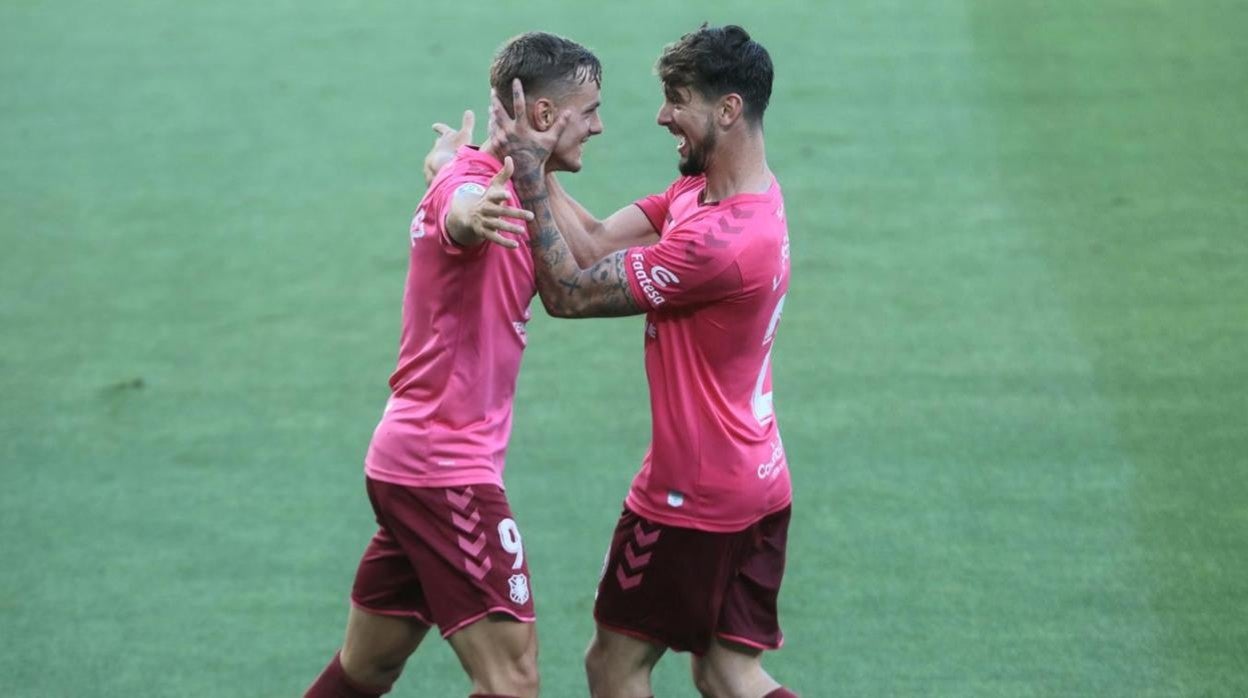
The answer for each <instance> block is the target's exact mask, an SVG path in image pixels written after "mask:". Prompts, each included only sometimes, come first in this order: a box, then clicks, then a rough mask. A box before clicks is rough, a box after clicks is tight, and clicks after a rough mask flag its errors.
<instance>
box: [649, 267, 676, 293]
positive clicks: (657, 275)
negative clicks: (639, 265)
mask: <svg viewBox="0 0 1248 698" xmlns="http://www.w3.org/2000/svg"><path fill="white" fill-rule="evenodd" d="M650 278H652V279H654V285H655V286H658V287H659V288H667V287H668V286H675V285H676V284H679V283H680V277H679V276H676V275H675V274H673V273H672V272H671V271H669V270H668V269H667V267H660V266H657V265H656V266H653V267H650Z"/></svg>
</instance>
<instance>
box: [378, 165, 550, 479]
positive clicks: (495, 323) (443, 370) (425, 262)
mask: <svg viewBox="0 0 1248 698" xmlns="http://www.w3.org/2000/svg"><path fill="white" fill-rule="evenodd" d="M500 169H502V163H500V162H499V161H498V160H497V159H495V158H494V157H493V156H491V155H489V154H487V153H483V152H481V151H479V150H477V149H475V148H470V147H465V148H460V150H459V152H457V153H456V155H455V159H454V160H452V161H451V162H450V163H449V164H447V165H446V166H445V167H443V168H442V170H441V171H439V172H438V175H437V177H436V178H435V179H434V180H433V182H432V183H431V184H430V186H429V191H428V192H426V194H425V197H424V199H422V200H421V202H420V206H419V207H418V208H417V209H416V216H415V218H413V219H412V225H411V258H410V264H409V267H408V273H407V285H406V287H405V289H404V292H403V331H402V336H401V338H400V340H399V361H398V367H397V368H395V370H394V374H393V375H391V376H390V388H391V391H392V394H391V396H390V400H389V401H388V402H387V403H386V410H385V413H384V414H383V415H382V417H381V423H380V424H378V425H377V429H376V431H375V432H374V434H373V440H372V443H371V444H370V445H369V448H368V455H367V456H366V458H365V461H364V469H365V472H366V473H367V474H368V476H369V477H371V478H373V479H375V480H381V481H384V482H390V483H394V484H399V485H407V486H412V487H453V486H459V485H468V484H477V483H488V484H492V485H498V486H499V487H502V486H503V466H504V462H503V460H504V456H505V455H506V452H507V439H508V436H509V435H510V433H511V406H512V400H513V398H514V396H515V392H516V377H517V375H518V374H519V371H520V357H521V354H522V353H523V351H524V346H525V326H526V324H527V323H528V321H529V303H530V301H531V300H532V299H533V296H534V294H535V293H536V290H537V289H536V285H535V282H534V277H533V260H532V258H531V257H530V255H529V251H528V250H527V249H524V248H523V247H522V248H520V249H516V250H508V249H505V248H503V247H499V246H498V245H494V244H492V243H489V242H485V243H482V244H481V245H479V246H477V247H472V248H464V247H460V246H458V245H456V244H455V242H454V241H452V240H451V238H450V237H449V235H448V233H447V231H446V215H447V213H448V212H449V210H450V206H451V201H452V199H453V198H454V195H455V192H456V190H458V189H459V188H461V187H471V188H477V189H479V190H481V191H483V190H484V188H485V187H486V186H488V184H489V181H490V178H491V177H493V176H494V174H495V173H497V172H498V170H500ZM507 189H508V193H509V194H510V199H509V201H508V202H507V204H506V205H508V206H512V207H515V208H519V203H518V199H517V198H516V194H515V190H514V189H513V188H512V186H511V183H510V182H508V184H507ZM515 222H517V223H518V224H520V225H523V224H524V222H523V221H515Z"/></svg>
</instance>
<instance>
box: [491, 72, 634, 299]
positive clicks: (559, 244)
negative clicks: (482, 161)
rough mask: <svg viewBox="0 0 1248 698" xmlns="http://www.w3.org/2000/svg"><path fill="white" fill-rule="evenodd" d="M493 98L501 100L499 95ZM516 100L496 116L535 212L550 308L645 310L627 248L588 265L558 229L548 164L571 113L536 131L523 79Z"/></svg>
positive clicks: (534, 234)
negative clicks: (528, 113) (634, 287)
mask: <svg viewBox="0 0 1248 698" xmlns="http://www.w3.org/2000/svg"><path fill="white" fill-rule="evenodd" d="M494 99H495V101H497V99H498V98H497V96H495V97H494ZM512 100H513V103H514V112H513V113H514V114H515V117H514V118H511V117H508V116H507V114H506V112H505V111H504V110H503V109H502V105H501V104H496V105H495V109H494V111H495V112H496V113H495V118H496V119H497V120H498V121H499V122H501V123H500V126H501V127H502V133H501V134H499V135H500V136H501V137H502V138H501V140H503V141H504V143H505V145H504V149H505V150H506V153H507V154H508V155H510V156H511V158H512V161H513V162H514V163H515V173H514V174H513V175H512V184H513V185H514V186H515V188H516V194H517V196H519V197H520V204H521V205H522V206H524V207H525V208H527V209H528V210H530V211H532V212H533V220H531V221H529V250H530V252H531V254H532V255H533V267H534V271H535V272H536V276H537V291H538V294H539V295H540V296H541V298H542V304H543V305H544V306H545V307H546V312H548V313H550V314H551V315H553V316H555V317H566V318H583V317H610V316H618V315H637V314H640V313H643V312H645V309H644V308H642V307H640V306H639V305H638V304H637V301H635V300H634V299H633V292H632V290H631V289H630V288H629V284H628V276H627V271H626V264H625V255H626V254H627V250H625V249H621V250H617V251H615V252H613V253H611V254H608V255H606V256H605V257H603V258H601V259H599V260H597V261H596V262H594V263H593V264H591V265H590V266H589V268H587V269H585V268H582V267H581V266H580V265H579V264H577V261H576V256H575V255H574V254H573V251H572V248H571V247H570V246H569V245H568V242H567V240H566V239H565V238H564V236H563V235H562V234H561V233H560V232H559V223H558V221H557V219H556V214H555V207H554V206H553V205H552V202H551V196H550V190H549V188H548V187H547V183H546V176H545V173H544V172H543V170H544V168H545V164H546V159H547V158H548V157H549V156H550V151H551V148H553V147H554V144H555V142H556V141H557V139H558V136H559V132H560V131H561V130H562V126H561V124H562V123H566V115H562V116H561V117H560V123H557V124H556V126H555V128H553V129H550V130H549V131H546V132H537V131H535V130H534V129H533V128H532V126H531V125H530V124H529V120H528V119H527V118H526V116H525V102H524V89H523V88H522V87H521V86H520V81H519V80H516V81H514V82H513V84H512ZM552 132H553V133H552ZM574 215H575V214H574ZM565 217H566V216H565ZM643 217H644V216H643ZM647 225H649V224H648V223H647Z"/></svg>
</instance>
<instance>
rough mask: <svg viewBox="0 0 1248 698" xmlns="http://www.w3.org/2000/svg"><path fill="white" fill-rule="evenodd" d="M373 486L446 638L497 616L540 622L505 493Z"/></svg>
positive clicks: (386, 524)
mask: <svg viewBox="0 0 1248 698" xmlns="http://www.w3.org/2000/svg"><path fill="white" fill-rule="evenodd" d="M369 484H370V488H371V489H372V491H373V492H374V493H375V495H376V499H377V500H378V501H379V502H380V503H381V506H380V509H381V514H382V516H381V518H382V519H383V526H384V528H385V529H386V531H387V532H388V533H389V535H391V536H392V537H393V538H394V540H395V541H397V543H398V545H399V547H400V548H401V549H402V551H403V553H404V554H405V556H406V558H407V560H408V561H409V562H410V564H411V567H412V569H413V572H414V574H415V576H416V578H417V579H418V583H419V587H420V589H421V594H422V597H423V599H424V601H425V603H426V604H427V607H428V613H429V617H428V620H430V621H431V622H433V623H436V624H437V625H438V627H439V629H440V630H441V632H442V635H443V637H449V636H451V635H452V634H454V633H455V632H456V631H458V630H460V629H462V628H465V627H467V626H469V625H471V624H472V623H474V622H476V621H478V620H480V619H482V618H485V617H486V616H487V615H489V614H492V613H501V614H506V615H509V616H511V617H512V618H514V619H515V620H517V621H521V622H526V623H528V622H532V621H533V620H534V611H533V599H532V596H531V594H530V590H529V569H528V562H527V561H526V560H525V555H524V545H523V541H522V538H521V536H520V530H519V527H518V526H517V525H516V522H515V519H514V518H513V516H512V513H511V508H510V506H509V505H508V503H507V497H506V495H505V494H504V492H503V491H502V489H501V488H499V487H496V486H492V485H470V486H466V487H452V488H413V487H403V486H401V485H392V484H389V483H384V482H376V481H370V483H369Z"/></svg>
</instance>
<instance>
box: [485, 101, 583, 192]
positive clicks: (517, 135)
mask: <svg viewBox="0 0 1248 698" xmlns="http://www.w3.org/2000/svg"><path fill="white" fill-rule="evenodd" d="M511 97H512V107H513V109H512V112H513V113H514V114H515V117H511V116H508V114H507V110H506V109H504V108H503V103H502V102H501V101H500V100H499V97H498V95H497V94H494V93H493V92H491V93H490V146H491V147H492V148H494V149H495V150H496V152H497V153H498V154H499V155H500V156H507V155H509V156H511V158H512V159H513V160H514V161H515V165H516V173H517V177H519V176H521V175H525V174H532V173H533V172H535V171H536V172H537V173H538V174H540V173H541V171H542V168H543V166H544V165H545V164H546V160H547V159H548V158H549V157H550V154H551V152H553V151H554V149H555V145H556V144H557V143H558V142H559V137H560V136H561V135H562V134H563V130H564V128H566V127H567V125H568V120H569V118H570V117H571V114H570V113H569V112H567V111H566V110H565V111H561V112H560V113H559V117H558V118H557V119H556V120H555V122H554V124H552V125H551V127H550V128H548V129H546V130H545V131H539V130H537V129H536V128H534V127H533V124H532V123H531V121H530V119H529V116H528V112H527V105H526V103H525V99H524V87H522V86H521V84H520V80H518V79H517V80H513V81H512V83H511Z"/></svg>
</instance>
